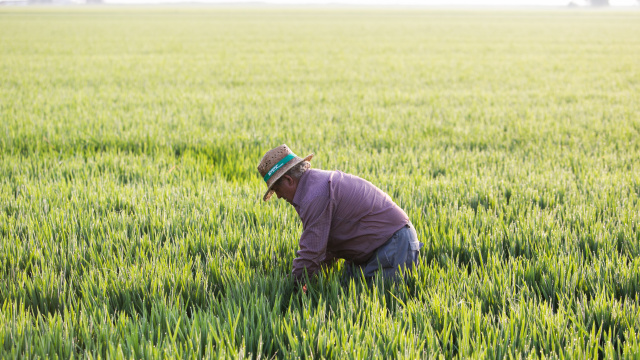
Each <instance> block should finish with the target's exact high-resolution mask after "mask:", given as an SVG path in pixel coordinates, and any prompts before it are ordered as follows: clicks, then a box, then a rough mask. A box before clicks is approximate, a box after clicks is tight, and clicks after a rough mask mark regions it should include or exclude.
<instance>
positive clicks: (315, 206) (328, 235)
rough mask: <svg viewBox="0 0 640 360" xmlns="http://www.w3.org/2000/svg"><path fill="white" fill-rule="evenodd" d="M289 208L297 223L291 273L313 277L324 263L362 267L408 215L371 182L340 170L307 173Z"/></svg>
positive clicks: (399, 227)
mask: <svg viewBox="0 0 640 360" xmlns="http://www.w3.org/2000/svg"><path fill="white" fill-rule="evenodd" d="M293 206H294V208H295V209H296V211H297V212H298V215H299V216H300V219H301V220H302V226H303V231H302V235H301V236H300V250H298V252H297V255H298V257H297V258H295V259H294V260H293V275H294V276H295V277H296V278H298V279H299V278H301V277H302V274H303V273H304V269H307V273H308V274H309V275H311V274H313V273H315V272H316V271H317V270H318V269H319V268H320V266H321V264H322V263H323V262H329V261H331V260H332V259H334V258H342V259H346V260H350V261H353V262H354V263H362V262H365V261H366V260H368V259H369V258H370V257H371V256H372V255H373V253H374V252H375V250H376V249H378V248H379V247H380V246H382V245H383V244H384V243H385V242H386V241H387V240H388V239H389V238H390V237H391V236H392V235H393V234H394V233H395V232H396V231H398V230H399V229H401V228H402V227H403V226H405V225H406V224H407V223H409V218H408V217H407V214H406V213H405V212H404V211H403V210H402V209H401V208H400V207H398V205H396V204H395V203H394V202H393V201H392V200H391V198H390V197H389V195H387V194H385V193H384V192H383V191H382V190H380V189H378V188H377V187H376V186H374V185H373V184H371V183H370V182H368V181H366V180H364V179H361V178H359V177H357V176H354V175H350V174H345V173H343V172H341V171H325V170H317V169H309V170H307V171H306V172H305V173H304V174H303V175H302V177H301V178H300V181H299V183H298V188H297V190H296V194H295V196H294V198H293Z"/></svg>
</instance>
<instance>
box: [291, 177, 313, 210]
mask: <svg viewBox="0 0 640 360" xmlns="http://www.w3.org/2000/svg"><path fill="white" fill-rule="evenodd" d="M309 171H311V169H309V170H307V171H305V172H304V174H302V176H301V177H300V181H298V187H297V188H296V194H295V195H293V201H292V204H293V206H294V207H296V208H297V207H298V206H300V203H301V202H302V199H303V198H304V194H305V193H306V192H307V178H308V176H307V175H308V174H309Z"/></svg>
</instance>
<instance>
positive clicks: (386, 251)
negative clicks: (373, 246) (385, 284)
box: [347, 223, 424, 279]
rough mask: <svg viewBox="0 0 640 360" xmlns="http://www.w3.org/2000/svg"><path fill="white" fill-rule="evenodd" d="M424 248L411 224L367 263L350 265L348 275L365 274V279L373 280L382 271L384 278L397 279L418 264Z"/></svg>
mask: <svg viewBox="0 0 640 360" xmlns="http://www.w3.org/2000/svg"><path fill="white" fill-rule="evenodd" d="M422 246H424V244H423V243H421V242H419V241H418V234H416V229H415V228H414V227H413V225H412V224H411V223H409V224H407V225H405V226H404V227H402V229H400V230H398V231H396V232H395V233H394V234H393V235H392V236H391V238H389V240H387V242H386V243H384V245H382V246H380V247H379V248H378V249H377V250H376V251H375V253H374V254H373V256H372V257H371V259H369V260H368V261H367V262H365V263H364V264H359V265H356V264H349V265H348V266H347V273H348V275H349V276H351V277H354V276H359V275H360V273H363V274H364V277H365V278H371V277H373V276H375V273H376V272H377V271H381V272H382V276H383V277H385V278H391V279H395V278H396V277H397V275H400V274H403V273H404V271H405V270H406V269H409V268H411V267H413V266H414V265H417V264H418V254H419V252H420V248H422Z"/></svg>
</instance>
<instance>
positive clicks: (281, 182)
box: [271, 175, 298, 204]
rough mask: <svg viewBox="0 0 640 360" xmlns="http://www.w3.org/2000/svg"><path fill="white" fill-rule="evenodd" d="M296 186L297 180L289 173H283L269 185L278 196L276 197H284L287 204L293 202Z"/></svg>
mask: <svg viewBox="0 0 640 360" xmlns="http://www.w3.org/2000/svg"><path fill="white" fill-rule="evenodd" d="M297 188H298V182H297V181H295V179H293V178H292V177H291V176H289V175H283V176H282V177H281V178H280V179H278V181H277V182H276V183H275V184H274V185H273V186H272V187H271V189H272V190H273V191H275V193H276V195H277V196H278V199H285V200H286V201H287V202H288V203H289V204H292V203H293V197H294V196H295V195H296V189H297Z"/></svg>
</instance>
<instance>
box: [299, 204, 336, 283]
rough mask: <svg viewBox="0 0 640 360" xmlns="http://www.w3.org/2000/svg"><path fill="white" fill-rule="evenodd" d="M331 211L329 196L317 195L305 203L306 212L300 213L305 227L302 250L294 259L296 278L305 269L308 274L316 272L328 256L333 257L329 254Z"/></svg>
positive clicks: (301, 237)
mask: <svg viewBox="0 0 640 360" xmlns="http://www.w3.org/2000/svg"><path fill="white" fill-rule="evenodd" d="M331 212H332V209H331V201H330V200H329V197H327V196H322V195H319V196H316V197H315V198H314V199H312V200H310V202H309V203H308V204H305V206H304V214H300V215H301V216H300V217H301V219H302V227H303V231H302V235H301V236H300V244H299V245H300V250H298V252H297V253H296V255H297V256H298V257H297V258H295V259H294V260H293V270H292V273H293V275H294V276H295V278H296V279H298V280H300V279H301V278H302V277H303V276H304V270H305V269H306V270H307V274H309V275H312V274H315V273H316V272H317V271H318V269H320V266H321V265H322V263H323V262H324V261H325V259H326V258H327V256H329V257H332V255H330V254H329V255H328V254H327V242H328V241H329V231H330V229H331Z"/></svg>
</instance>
